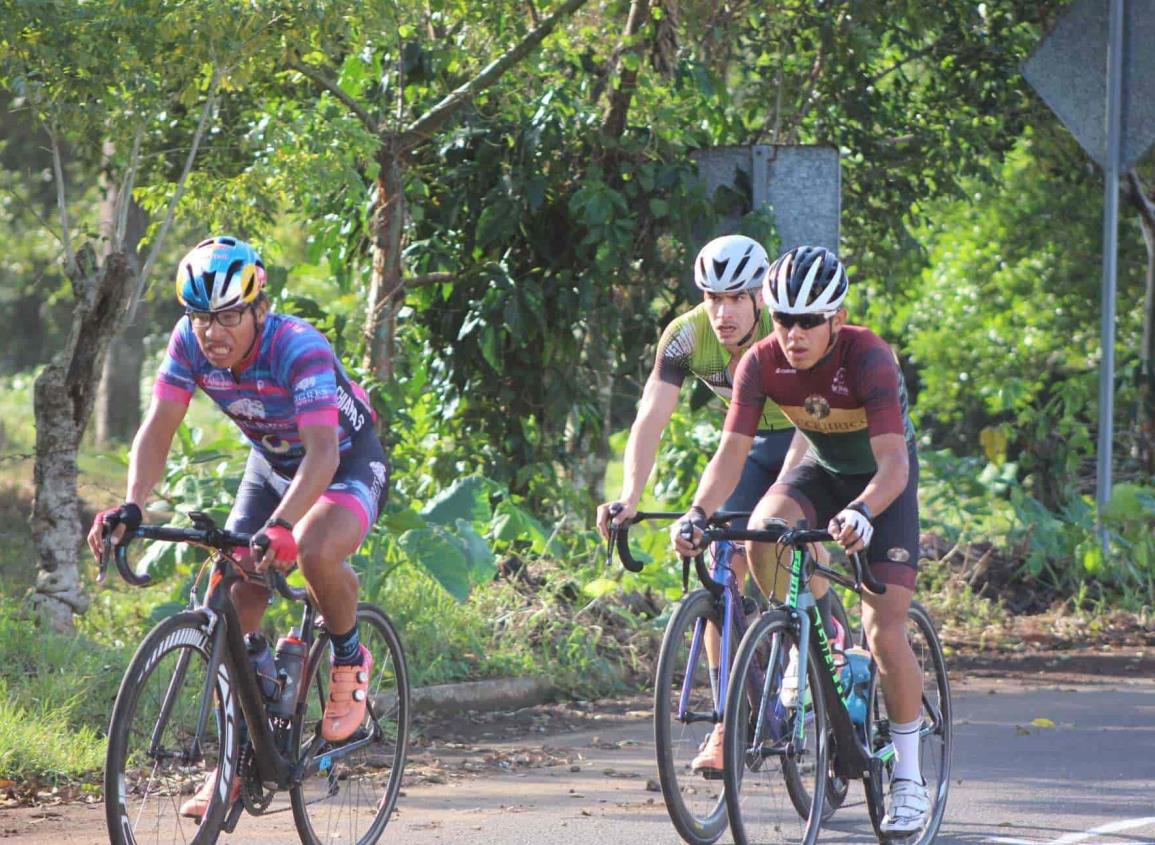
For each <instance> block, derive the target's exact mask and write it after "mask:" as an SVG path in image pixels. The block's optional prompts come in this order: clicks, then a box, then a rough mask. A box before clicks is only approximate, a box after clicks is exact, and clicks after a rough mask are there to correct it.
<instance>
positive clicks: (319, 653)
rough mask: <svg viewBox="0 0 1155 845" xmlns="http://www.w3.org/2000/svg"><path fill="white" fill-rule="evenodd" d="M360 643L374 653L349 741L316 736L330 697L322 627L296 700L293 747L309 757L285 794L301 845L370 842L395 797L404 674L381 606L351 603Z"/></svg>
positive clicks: (404, 733)
mask: <svg viewBox="0 0 1155 845" xmlns="http://www.w3.org/2000/svg"><path fill="white" fill-rule="evenodd" d="M357 625H358V628H359V630H360V637H361V643H362V644H363V645H364V646H365V647H366V648H367V649H369V652H370V653H371V654H372V655H373V672H372V677H370V679H369V707H368V712H367V713H366V716H365V722H364V723H363V724H362V726H361V727H360V728H359V729H357V730H356V731H355V732H354V733H353V735H352V736H351V737H349V739H347V740H345V741H344V742H342V743H339V744H336V745H330V744H329V743H327V742H324V741H323V740H322V739H321V738H320V733H321V717H322V715H323V713H324V709H325V702H326V701H327V700H328V696H329V670H330V668H331V667H330V652H331V649H330V648H329V635H328V632H327V631H324V630H321V631H319V632H318V634H319V636H318V637H317V640H316V642H315V643H314V645H313V650H312V652H311V654H310V655H309V663H308V666H307V667H306V670H305V680H304V682H303V683H302V685H301V695H302V697H303V698H302V700H301V701H300V702H298V704H297V718H296V719H295V720H294V729H293V735H292V747H295V748H298V749H300V753H301V754H302V755H307V756H308V758H309V759H308V760H307V761H306V766H307V770H306V771H307V774H308V776H307V777H306V778H305V780H303V781H302V782H301V783H300V784H298V785H297V786H295V787H293V789H292V790H291V791H290V793H289V797H290V799H291V800H292V803H293V818H294V819H295V820H296V822H297V831H298V833H299V834H300V837H301V841H302V842H304V843H305V845H372V843H374V842H376V841H377V840H378V839H379V838H380V836H381V834H382V832H383V831H384V830H385V825H386V824H388V823H389V817H390V816H391V815H392V814H393V807H394V805H395V804H396V803H397V795H398V792H399V791H400V789H401V776H402V772H403V771H404V768H405V752H406V747H407V744H408V738H409V719H410V710H409V673H408V670H407V669H406V666H405V655H404V653H403V652H402V650H401V639H400V638H399V637H398V636H397V632H396V630H395V629H394V628H393V623H392V622H390V621H389V617H387V616H386V615H385V614H384V613H383V612H382V611H381V610H380V609H378V608H377V607H374V606H373V605H371V604H365V603H362V604H360V605H358V607H357Z"/></svg>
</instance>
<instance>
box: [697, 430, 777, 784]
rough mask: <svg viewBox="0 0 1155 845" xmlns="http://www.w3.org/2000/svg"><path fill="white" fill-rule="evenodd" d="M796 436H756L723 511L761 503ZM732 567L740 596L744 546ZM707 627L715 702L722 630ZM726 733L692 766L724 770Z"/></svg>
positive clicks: (737, 523) (738, 524) (717, 730)
mask: <svg viewBox="0 0 1155 845" xmlns="http://www.w3.org/2000/svg"><path fill="white" fill-rule="evenodd" d="M793 437H794V429H792V428H791V429H786V430H785V431H766V432H759V433H758V434H757V436H755V438H754V444H753V446H752V447H751V449H750V454H749V455H748V456H747V457H746V463H745V464H744V465H743V466H742V476H741V478H739V480H738V486H737V487H735V488H734V492H733V493H732V494H731V495H730V498H729V499H727V500H726V501H725V503H723V505H722V510H724V511H749V510H752V509H753V508H754V506H755V505H756V504H758V500H759V499H761V498H762V495H763V494H764V493H765V492H766V490H767V489H768V488H769V487H770V485H771V484H773V483H774V479H775V478H777V477H778V470H780V469H781V468H782V461H783V460H784V459H785V457H786V451H787V450H788V449H789V448H790V441H791V440H792V439H793ZM730 525H731V527H732V528H736V529H739V530H741V529H743V528H745V527H746V525H747V520H746V519H744V518H743V519H735V520H734V521H733V522H732V523H730ZM730 570H731V572H732V573H733V577H734V585H735V586H736V588H737V594H738V595H741V593H742V588H743V586H744V585H745V583H746V574H747V572H748V571H749V566H748V565H747V563H746V549H745V547H744V546H742V545H737V546H735V548H734V553H733V555H732V556H731V557H730ZM705 628H706V630H705V633H704V636H703V642H704V644H705V647H706V660H707V663H708V665H709V672H710V684H711V686H712V688H713V689H714V701H715V702H718V701H719V700H720V697H719V695H718V693H719V692H720V690H719V689H718V686H719V683H720V681H719V677H720V672H719V668H718V665H719V662H720V660H721V648H722V642H721V632H720V631H718V629H717V628H715V627H714V626H713V625H707V626H705ZM732 647H733V648H735V649H736V648H737V647H738V644H737V643H736V642H735V643H733V645H732ZM723 735H724V734H723V730H722V723H721V722H719V723H718V724H717V725H716V726H715V727H714V731H713V732H712V733H711V735H710V737H709V738H708V739H707V741H706V743H705V744H704V745H703V746H702V750H701V753H699V754H698V756H697V757H695V758H694V760H693V761H692V763H691V766H692V768H693V769H695V770H699V769H701V770H719V771H720V770H721V768H722V752H723V745H722V739H723Z"/></svg>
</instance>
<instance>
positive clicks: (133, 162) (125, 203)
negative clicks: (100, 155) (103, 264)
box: [112, 123, 144, 307]
mask: <svg viewBox="0 0 1155 845" xmlns="http://www.w3.org/2000/svg"><path fill="white" fill-rule="evenodd" d="M142 138H144V124H143V123H142V124H141V125H140V126H138V127H137V130H136V137H135V138H133V139H132V152H131V153H130V154H129V157H128V167H126V168H125V169H124V178H123V179H122V180H121V183H120V193H119V194H117V196H116V210H115V211H114V212H113V220H114V224H113V229H112V248H113V249H119V248H120V245H121V244H123V243H124V236H125V232H127V231H128V210H129V208H131V207H132V189H133V187H134V186H135V185H136V173H137V170H138V169H139V168H140V144H141V139H142ZM130 307H131V306H130Z"/></svg>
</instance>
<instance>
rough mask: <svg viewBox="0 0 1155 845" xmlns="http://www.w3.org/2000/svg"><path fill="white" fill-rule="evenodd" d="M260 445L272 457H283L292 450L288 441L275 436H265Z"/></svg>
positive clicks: (291, 445)
mask: <svg viewBox="0 0 1155 845" xmlns="http://www.w3.org/2000/svg"><path fill="white" fill-rule="evenodd" d="M261 445H262V446H264V447H265V448H266V449H267V450H268V451H270V452H272V453H273V454H274V455H283V454H285V453H286V452H288V451H289V450H290V449H292V448H293V444H291V443H290V442H289V441H288V440H285V439H283V438H281V437H278V436H277V435H275V434H266V435H265V436H264V437H262V438H261Z"/></svg>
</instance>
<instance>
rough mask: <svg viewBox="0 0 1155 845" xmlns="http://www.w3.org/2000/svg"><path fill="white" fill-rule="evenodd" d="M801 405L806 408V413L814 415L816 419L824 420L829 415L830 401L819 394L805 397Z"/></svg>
mask: <svg viewBox="0 0 1155 845" xmlns="http://www.w3.org/2000/svg"><path fill="white" fill-rule="evenodd" d="M802 407H803V408H805V409H806V413H807V414H809V415H810V416H812V417H814V419H816V420H824V419H826V418H827V417H828V416H830V403H829V402H827V401H826V397H825V396H822V395H821V394H817V393H815V394H813V395H811V396H807V397H806V401H805V402H803V403H802Z"/></svg>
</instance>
